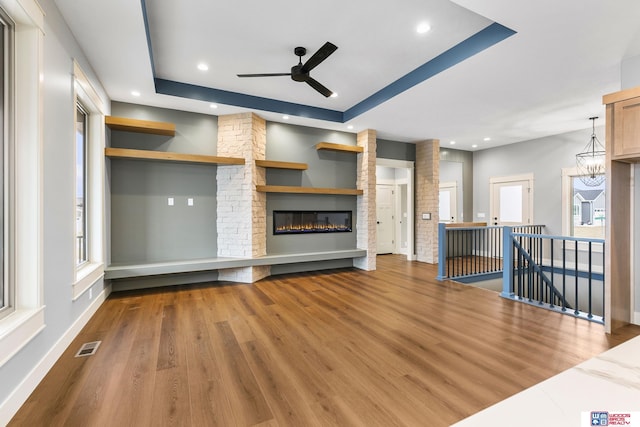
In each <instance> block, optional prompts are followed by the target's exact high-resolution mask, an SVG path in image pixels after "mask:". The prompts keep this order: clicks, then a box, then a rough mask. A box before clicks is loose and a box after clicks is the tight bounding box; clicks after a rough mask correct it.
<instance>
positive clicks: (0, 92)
mask: <svg viewBox="0 0 640 427" xmlns="http://www.w3.org/2000/svg"><path fill="white" fill-rule="evenodd" d="M9 31H10V27H9V26H8V25H7V24H6V21H5V19H3V17H2V16H1V15H0V46H2V51H3V54H2V55H0V108H2V111H1V112H0V130H2V132H1V133H0V147H1V148H0V313H7V312H8V311H9V310H10V308H11V307H12V306H13V303H12V301H11V296H12V292H11V289H10V287H9V283H10V282H9V279H8V277H6V272H7V257H6V248H8V247H9V245H8V241H7V239H6V236H7V222H6V218H7V215H6V212H5V208H6V207H7V204H6V202H5V194H6V192H5V190H4V183H5V182H6V181H7V180H6V177H5V171H7V167H6V164H5V162H6V160H7V158H8V156H7V151H8V150H7V149H8V146H9V145H8V143H7V141H6V135H7V134H8V132H7V130H8V129H7V128H6V123H7V120H6V115H7V113H8V108H7V103H6V102H5V87H6V86H8V83H9V78H8V77H9V73H8V70H7V61H6V60H5V58H6V57H8V55H7V54H8V53H9V52H7V50H8V49H7V47H8V46H7V45H6V44H5V40H7V39H9V37H8V35H9Z"/></svg>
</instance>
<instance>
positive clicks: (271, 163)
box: [256, 160, 308, 171]
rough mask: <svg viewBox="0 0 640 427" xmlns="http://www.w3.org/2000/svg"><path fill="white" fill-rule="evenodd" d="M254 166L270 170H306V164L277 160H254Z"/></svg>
mask: <svg viewBox="0 0 640 427" xmlns="http://www.w3.org/2000/svg"><path fill="white" fill-rule="evenodd" d="M256 166H260V167H263V168H271V169H291V170H300V171H304V170H307V168H308V166H307V164H306V163H293V162H279V161H277V160H256Z"/></svg>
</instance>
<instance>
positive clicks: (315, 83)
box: [305, 77, 333, 98]
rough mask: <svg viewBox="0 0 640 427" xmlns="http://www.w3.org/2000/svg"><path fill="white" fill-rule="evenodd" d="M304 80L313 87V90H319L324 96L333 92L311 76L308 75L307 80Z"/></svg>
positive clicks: (328, 95)
mask: <svg viewBox="0 0 640 427" xmlns="http://www.w3.org/2000/svg"><path fill="white" fill-rule="evenodd" d="M305 82H307V84H308V85H309V86H311V87H312V88H314V89H315V90H317V91H318V92H320V93H321V94H323V95H324V96H326V97H327V98H328V97H330V96H331V95H333V92H331V91H330V90H329V89H327V88H326V87H324V86H323V85H322V84H320V83H318V81H317V80H315V79H313V78H311V77H309V78H308V79H307V80H305Z"/></svg>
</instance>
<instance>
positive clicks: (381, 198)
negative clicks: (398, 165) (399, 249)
mask: <svg viewBox="0 0 640 427" xmlns="http://www.w3.org/2000/svg"><path fill="white" fill-rule="evenodd" d="M393 205H394V200H393V185H387V184H378V185H376V214H377V223H378V225H377V227H378V236H377V245H378V254H389V253H393V249H394V240H395V225H394V223H393V216H394V215H393Z"/></svg>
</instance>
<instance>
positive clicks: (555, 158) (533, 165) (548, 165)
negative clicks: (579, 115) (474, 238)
mask: <svg viewBox="0 0 640 427" xmlns="http://www.w3.org/2000/svg"><path fill="white" fill-rule="evenodd" d="M585 121H586V120H585ZM596 135H597V136H598V139H599V140H600V142H602V143H603V144H605V141H604V128H603V127H596ZM590 137H591V129H590V128H587V129H584V130H580V131H575V132H569V133H564V134H561V135H554V136H550V137H546V138H540V139H535V140H531V141H525V142H521V143H518V144H512V145H506V146H502V147H496V148H492V149H487V150H482V151H476V152H474V153H473V195H474V196H473V218H474V220H482V219H478V218H477V214H478V212H483V213H485V214H486V216H487V218H488V217H489V212H490V206H489V203H490V202H489V178H491V177H502V176H509V175H521V174H527V173H533V176H534V184H533V187H534V190H533V191H534V193H533V194H534V200H533V204H534V212H533V222H534V223H536V224H544V225H545V226H546V227H547V228H546V233H547V234H554V235H560V234H562V168H568V167H574V166H575V155H576V153H578V152H580V151H582V150H583V149H584V147H585V146H586V145H587V143H588V142H589V138H590Z"/></svg>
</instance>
